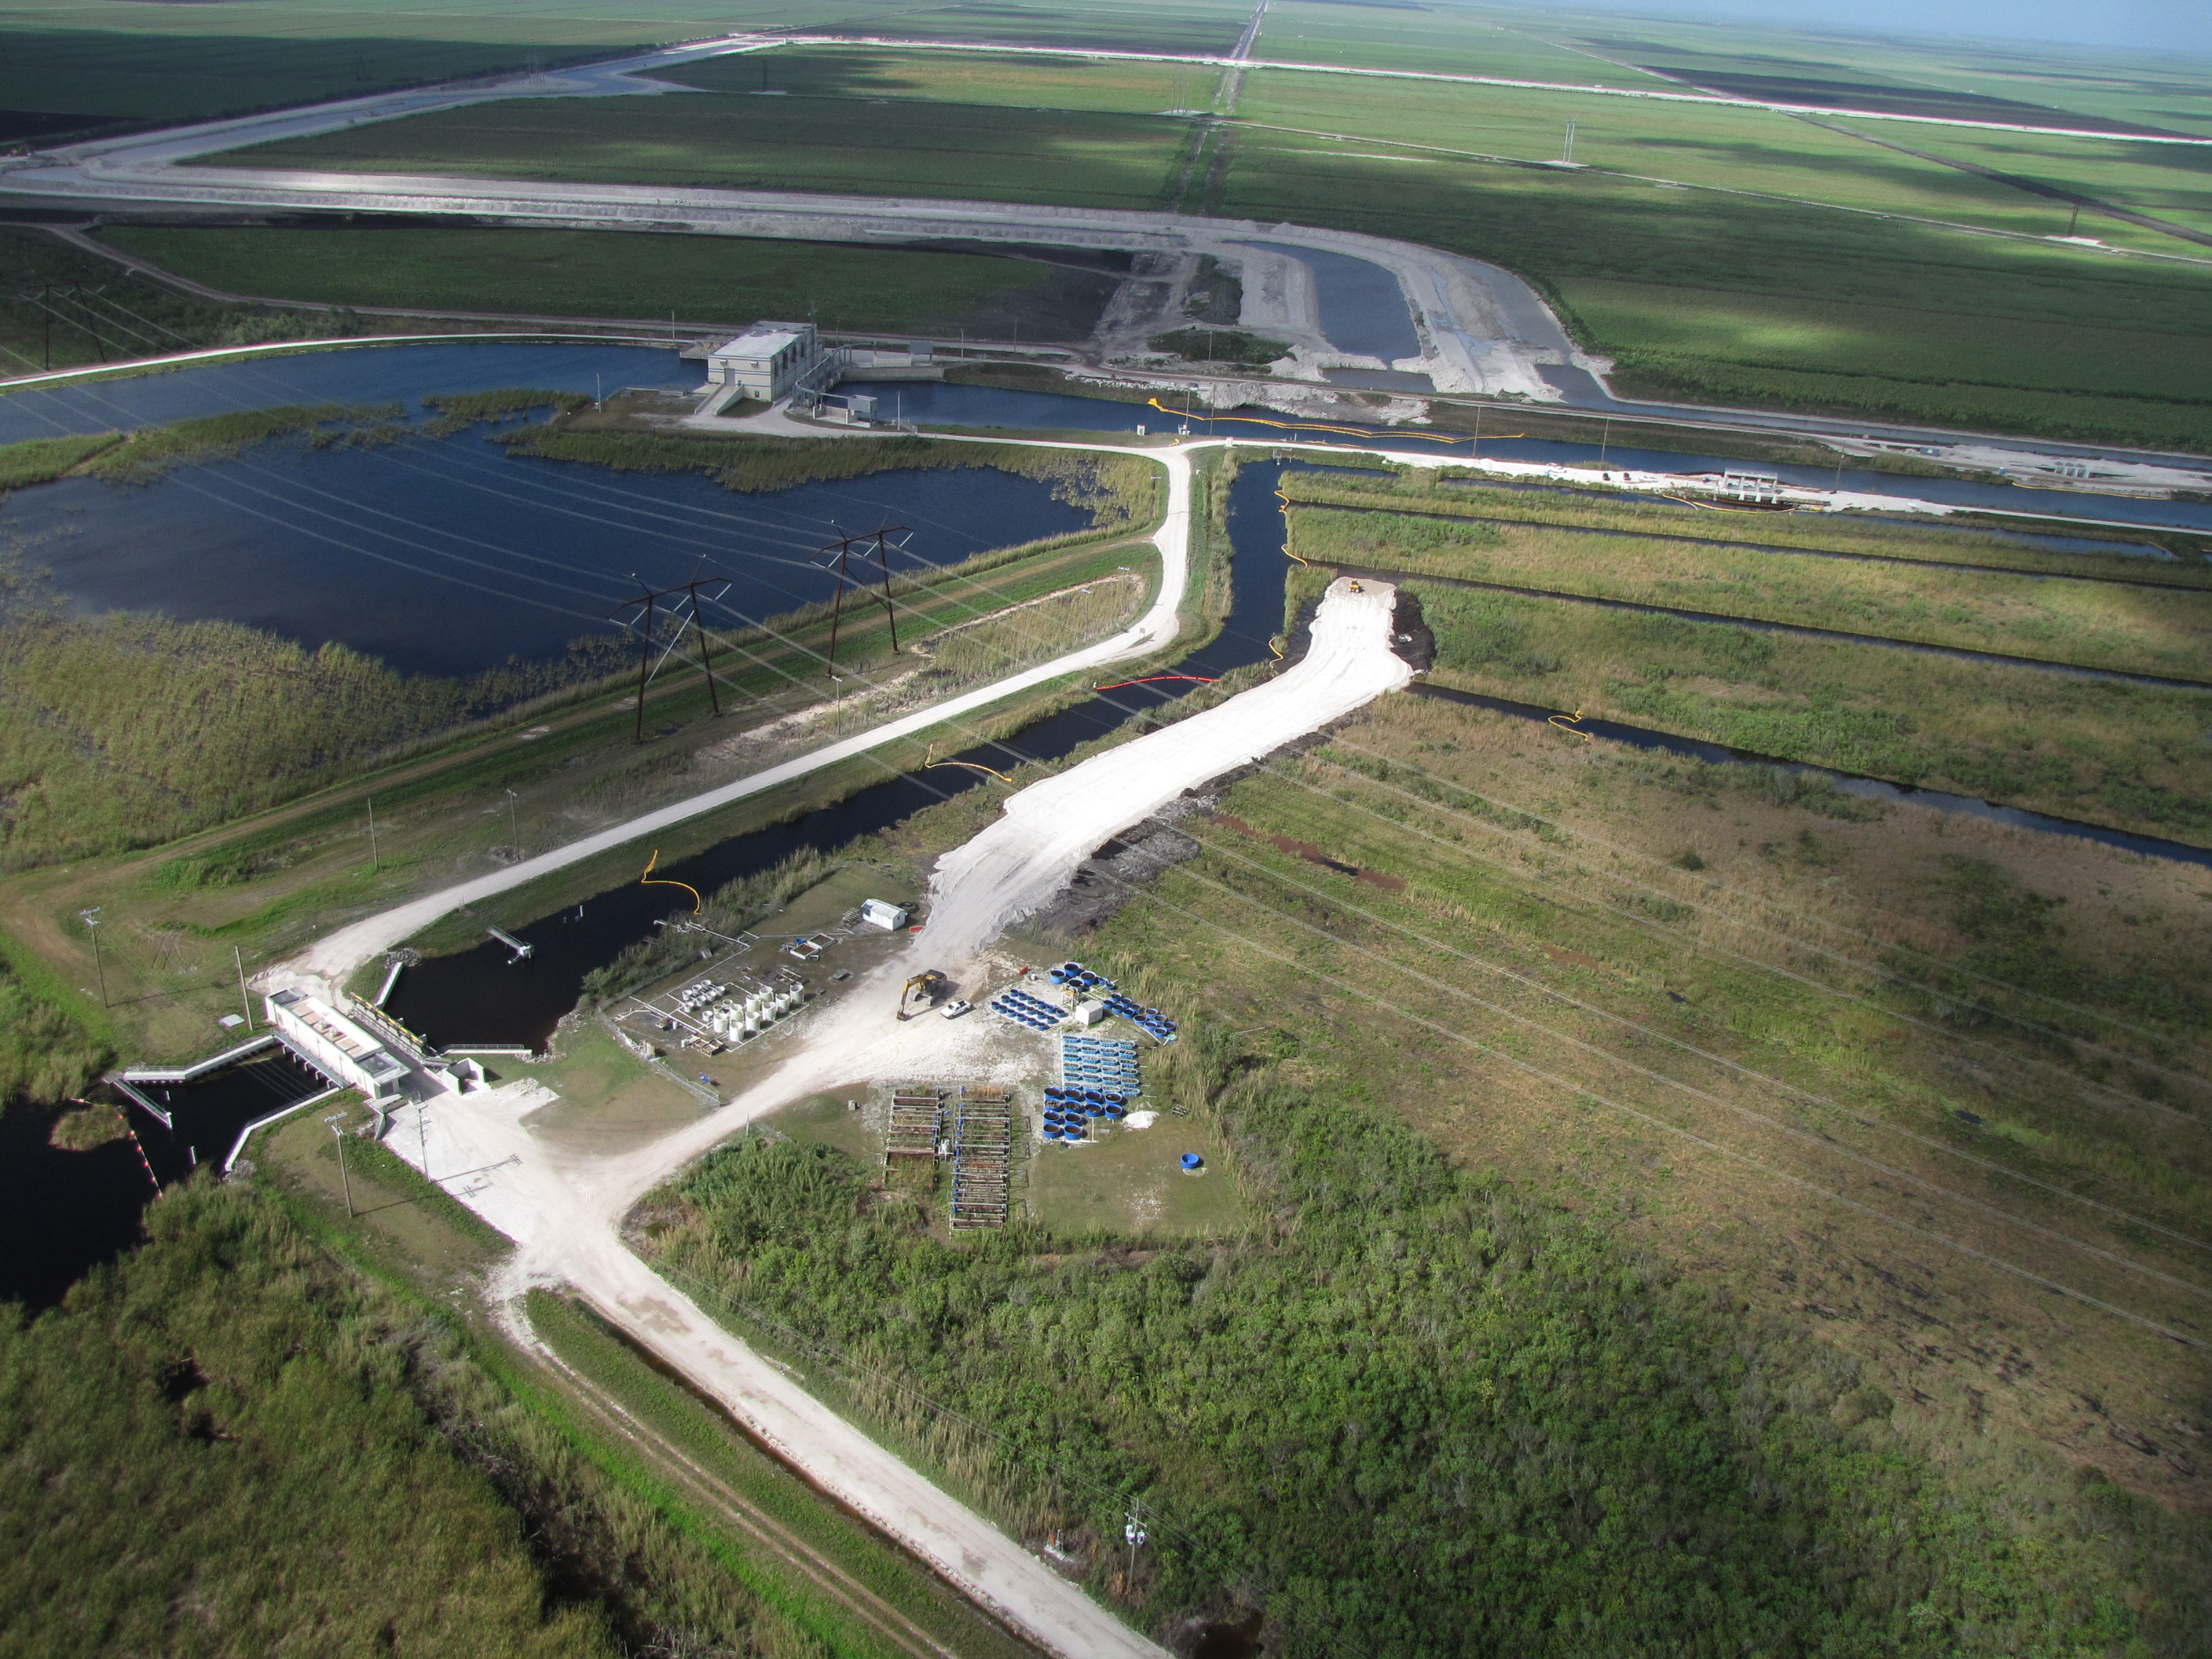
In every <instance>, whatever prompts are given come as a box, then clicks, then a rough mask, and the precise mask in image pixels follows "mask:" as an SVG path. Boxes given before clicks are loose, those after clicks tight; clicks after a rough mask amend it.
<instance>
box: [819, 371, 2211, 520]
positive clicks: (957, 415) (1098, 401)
mask: <svg viewBox="0 0 2212 1659" xmlns="http://www.w3.org/2000/svg"><path fill="white" fill-rule="evenodd" d="M839 389H840V390H841V391H847V392H875V393H877V394H878V396H879V398H881V399H882V400H883V401H884V402H885V403H888V402H889V401H890V396H891V394H892V392H895V391H896V392H898V393H900V394H901V395H902V398H903V404H902V409H903V411H904V414H905V417H906V418H907V419H908V420H909V421H913V422H917V423H919V424H920V425H921V426H922V427H923V428H928V427H931V426H947V427H961V428H976V427H1003V428H1008V429H1011V430H1016V431H1040V430H1059V431H1092V432H1133V431H1135V430H1137V429H1138V428H1139V427H1142V428H1144V429H1145V430H1146V431H1147V432H1153V433H1158V432H1172V431H1174V430H1176V428H1177V427H1178V426H1180V425H1182V424H1184V423H1186V422H1187V423H1188V426H1189V428H1190V431H1191V433H1192V435H1194V436H1211V437H1218V438H1238V439H1243V440H1246V441H1249V442H1252V443H1256V444H1267V443H1287V442H1297V443H1318V444H1329V445H1333V446H1335V447H1342V448H1350V449H1374V448H1377V447H1386V446H1387V447H1390V448H1394V449H1399V450H1419V451H1420V452H1421V453H1435V454H1437V455H1439V456H1447V457H1449V458H1450V459H1453V460H1455V461H1464V460H1467V459H1471V458H1473V457H1474V455H1475V453H1477V447H1476V444H1475V441H1474V439H1473V438H1472V437H1468V436H1459V435H1449V434H1446V433H1442V432H1434V431H1431V430H1430V429H1429V428H1425V427H1419V426H1413V425H1406V426H1395V427H1393V426H1382V425H1375V424H1370V423H1366V422H1358V421H1340V420H1337V419H1335V418H1334V417H1331V418H1330V419H1328V421H1326V422H1314V421H1312V420H1301V419H1299V418H1298V417H1297V416H1289V415H1283V414H1279V413H1277V412H1275V411H1274V410H1262V409H1245V410H1239V411H1237V412H1234V413H1230V414H1220V413H1208V412H1207V411H1206V410H1198V411H1197V412H1195V413H1192V414H1188V415H1186V414H1184V413H1183V412H1182V410H1179V409H1177V410H1171V411H1164V410H1159V409H1157V408H1154V407H1152V405H1151V404H1145V403H1119V402H1109V401H1108V400H1106V399H1104V398H1076V397H1070V396H1068V395H1066V394H1065V393H1061V392H1012V391H1006V390H1002V389H1000V388H999V387H996V386H958V385H953V384H950V383H924V384H920V385H912V386H890V385H889V384H883V385H868V384H860V383H856V382H851V381H848V382H847V383H846V384H845V385H844V386H842V387H840V388H839ZM1161 401H1162V402H1163V403H1170V404H1172V403H1174V402H1176V398H1170V397H1167V396H1165V395H1164V396H1163V397H1162V398H1161ZM1498 418H1499V419H1500V420H1504V419H1508V418H1510V416H1506V415H1504V414H1503V413H1501V414H1500V415H1499V416H1498ZM1480 454H1481V455H1482V457H1483V458H1484V459H1488V460H1505V461H1529V462H1535V463H1538V464H1541V465H1553V466H1577V467H1590V466H1596V467H1603V466H1607V465H1609V466H1611V467H1613V468H1614V469H1615V470H1626V471H1639V472H1722V471H1728V470H1729V469H1731V468H1735V469H1741V468H1742V467H1744V466H1746V465H1748V463H1747V462H1745V461H1744V460H1742V459H1741V458H1738V457H1733V456H1726V455H1700V454H1696V453H1692V452H1689V451H1686V450H1672V449H1644V448H1638V447H1634V446H1632V445H1630V444H1626V443H1612V444H1607V445H1602V446H1601V445H1599V444H1576V443H1563V442H1558V441H1553V440H1552V439H1548V438H1547V439H1536V438H1492V437H1485V438H1483V439H1482V441H1481V443H1480ZM1758 465H1759V470H1760V471H1767V472H1771V473H1774V474H1775V475H1776V476H1777V477H1780V478H1781V479H1782V480H1783V482H1784V483H1792V484H1799V485H1802V486H1804V487H1805V488H1807V489H1845V490H1851V491H1855V492H1857V493H1859V494H1862V495H1887V496H1893V497H1899V498H1903V499H1905V500H1914V501H1935V502H1937V503H1940V504H1942V505H1943V506H1947V507H1987V508H1993V509H1997V510H2001V511H2004V512H2010V513H2035V514H2038V515H2041V516H2045V517H2048V518H2051V519H2060V520H2063V519H2081V520H2098V521H2102V522H2106V523H2112V522H2118V523H2122V524H2125V525H2142V526H2161V527H2165V528H2168V529H2174V530H2185V531H2193V532H2212V502H2207V501H2141V500H2136V499H2133V498H2131V497H2127V496H2121V495H2088V494H2084V493H2081V492H2080V491H2075V490H2068V489H2026V488H2024V487H2021V486H2019V485H2013V484H1991V483H1976V482H1974V481H1973V480H1971V479H1966V478H1921V477H1904V476H1901V475H1899V474H1896V473H1891V472H1873V471H1865V470H1863V469H1858V468H1853V467H1849V466H1846V467H1844V469H1843V470H1842V471H1841V472H1840V473H1839V472H1838V470H1837V469H1836V468H1835V467H1833V466H1795V465H1788V464H1785V463H1770V462H1764V461H1762V462H1759V463H1758ZM1537 487H1538V488H1543V487H1545V486H1542V485H1539V486H1537ZM1607 498H1608V499H1617V498H1618V492H1608V493H1607Z"/></svg>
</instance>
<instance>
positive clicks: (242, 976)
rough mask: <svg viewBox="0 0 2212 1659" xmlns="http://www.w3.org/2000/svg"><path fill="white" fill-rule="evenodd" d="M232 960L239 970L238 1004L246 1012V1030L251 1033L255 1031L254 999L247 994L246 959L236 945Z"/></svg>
mask: <svg viewBox="0 0 2212 1659" xmlns="http://www.w3.org/2000/svg"><path fill="white" fill-rule="evenodd" d="M230 960H231V962H232V963H233V965H234V966H235V967H236V968H237V969H238V1002H239V1006H240V1007H241V1008H243V1009H245V1011H246V1030H247V1031H248V1032H249V1033H250V1032H252V1030H253V999H252V997H250V996H248V995H246V958H245V957H243V956H242V955H240V952H239V949H238V947H237V946H236V945H232V946H231V947H230Z"/></svg>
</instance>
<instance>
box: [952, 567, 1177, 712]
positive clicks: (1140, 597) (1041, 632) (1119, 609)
mask: <svg viewBox="0 0 2212 1659" xmlns="http://www.w3.org/2000/svg"><path fill="white" fill-rule="evenodd" d="M1144 598H1145V580H1144V578H1143V577H1141V576H1139V575H1138V574H1135V573H1134V572H1130V573H1129V574H1126V575H1118V574H1117V575H1111V576H1104V577H1101V578H1100V579H1098V580H1096V581H1091V582H1087V583H1085V585H1084V586H1080V587H1072V588H1066V589H1063V590H1062V591H1061V592H1057V593H1051V594H1048V595H1046V596H1045V597H1044V598H1042V599H1031V600H1028V601H1026V602H1024V604H1022V605H1016V606H1013V607H1011V608H1009V609H1007V610H1005V611H997V612H994V613H993V614H992V615H990V616H988V617H984V618H982V619H981V620H979V621H976V622H973V623H958V624H956V625H955V626H953V627H951V628H948V629H944V630H943V631H942V632H940V633H937V634H933V635H930V636H929V637H928V638H927V639H926V640H924V641H921V644H919V645H917V646H916V647H915V652H916V653H918V654H920V655H922V656H925V657H927V659H928V662H929V666H928V667H927V668H926V669H925V670H924V671H922V673H921V675H920V676H919V677H918V678H917V684H918V686H921V687H922V688H925V689H927V690H928V691H929V692H930V693H931V694H932V695H935V694H936V693H937V692H938V691H939V690H945V689H950V688H951V687H952V686H956V685H963V684H975V683H976V682H979V681H981V680H985V679H989V678H994V677H995V676H997V675H1000V674H1006V673H1011V672H1012V671H1014V670H1016V669H1017V668H1019V667H1022V666H1024V665H1027V664H1029V663H1033V662H1043V661H1046V660H1048V659H1050V658H1053V657H1055V656H1058V655H1060V653H1063V652H1066V651H1071V650H1073V649H1075V648H1077V647H1079V646H1081V645H1084V644H1087V643H1089V642H1090V641H1093V640H1098V639H1103V638H1105V637H1106V636H1107V635H1109V634H1111V633H1113V632H1114V631H1115V629H1118V628H1121V627H1123V626H1125V625H1126V624H1127V623H1129V622H1130V621H1131V620H1132V619H1133V617H1135V616H1136V614H1137V611H1138V609H1139V606H1140V605H1142V604H1143V602H1144Z"/></svg>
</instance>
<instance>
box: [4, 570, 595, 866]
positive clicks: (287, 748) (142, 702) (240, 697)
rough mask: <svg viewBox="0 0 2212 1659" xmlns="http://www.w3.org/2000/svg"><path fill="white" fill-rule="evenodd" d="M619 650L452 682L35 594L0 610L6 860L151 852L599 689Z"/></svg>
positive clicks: (207, 624) (591, 648)
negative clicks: (507, 716)
mask: <svg viewBox="0 0 2212 1659" xmlns="http://www.w3.org/2000/svg"><path fill="white" fill-rule="evenodd" d="M18 597H19V599H20V598H21V590H20V589H19V590H18ZM622 660H623V651H622V649H621V647H620V642H619V641H613V640H611V639H599V638H592V639H587V640H579V641H575V642H574V644H573V645H572V646H571V647H570V648H569V651H568V654H567V655H566V656H565V657H563V658H560V659H555V660H553V661H550V662H538V663H528V664H524V663H513V664H508V665H503V666H501V667H499V668H495V669H490V670H487V671H485V672H483V673H482V674H478V675H476V676H473V677H472V678H469V679H466V680H459V679H442V678H432V677H428V676H416V675H403V674H399V673H397V672H395V671H392V669H390V668H388V667H386V665H384V664H382V663H380V662H379V661H377V660H376V659H374V658H371V657H366V656H363V655H362V654H361V653H358V652H355V651H351V650H349V649H348V648H347V647H343V646H341V645H337V644H325V645H324V646H322V647H319V648H317V649H313V650H310V649H308V648H307V647H303V646H301V645H299V644H297V643H295V642H294V641H289V640H284V639H281V638H279V637H277V636H276V635H272V634H268V633H264V632H263V631H261V630H259V629H252V628H246V627H244V626H241V625H240V624H239V623H228V622H217V621H199V622H175V621H172V620H170V619H169V618H167V617H155V616H142V615H138V614H136V613H132V612H127V611H111V612H107V613H106V614H103V615H99V616H92V617H71V616H68V615H65V614H63V613H62V612H61V611H59V610H58V608H57V607H55V606H53V605H51V604H50V603H46V602H43V601H41V600H40V599H38V598H37V597H36V596H35V595H34V596H33V598H32V599H29V600H27V601H25V602H22V603H19V604H18V605H15V607H14V610H13V612H12V614H8V613H4V612H0V867H5V868H9V869H22V868H25V867H27V866H31V865H34V864H40V863H45V862H48V861H51V860H55V859H58V858H66V857H75V856H82V855H83V854H88V853H94V852H112V851H118V850H121V849H123V848H130V847H143V846H146V845H149V844H150V843H155V842H162V841H167V840H168V839H171V838H172V837H174V836H179V835H182V834H185V833H186V832H188V831H190V830H193V829H201V828H204V827H206V826H208V825H210V824H213V823H220V822H222V821H223V820H225V819H228V818H232V817H238V816H240V814H242V813H246V812H250V811H255V810H258V809H259V808H262V807H265V806H268V805H272V804H274V803H276V802H278V801H281V800H283V799H287V798H289V797H290V796H293V795H295V794H297V793H301V792H302V791H304V790H305V789H307V788H308V787H312V786H313V784H314V783H316V782H319V781H322V780H325V779H327V778H329V777H331V776H333V775H342V774H343V773H344V772H346V771H349V770H351V769H356V768H358V767H359V766H361V765H362V764H364V763H368V762H369V761H371V760H373V759H374V758H376V757H380V756H382V755H385V754H387V753H389V752H390V751H392V750H394V749H396V748H398V747H400V746H402V745H404V744H408V743H410V742H415V741H419V740H422V739H423V738H428V737H431V736H433V735H435V734H438V733H441V732H448V731H451V730H453V728H455V727H457V726H460V725H462V724H464V723H465V722H466V721H469V720H474V719H479V718H482V717H483V716H485V715H488V714H494V713H496V712H499V711H501V710H508V709H513V708H516V707H517V706H519V705H527V704H529V703H530V702H532V700H533V699H537V698H541V697H544V696H549V695H552V694H556V693H558V692H560V691H562V690H564V689H566V688H572V687H576V686H580V685H587V684H594V683H596V682H597V681H599V679H601V678H604V677H605V675H607V674H608V673H609V672H610V671H613V670H615V669H617V668H619V667H620V666H621V664H622ZM177 878H178V879H179V880H190V881H191V882H193V883H205V882H207V881H209V880H210V879H215V880H220V879H222V877H220V876H217V875H215V874H213V873H212V872H200V873H191V872H184V871H182V870H180V871H179V872H178V877H177Z"/></svg>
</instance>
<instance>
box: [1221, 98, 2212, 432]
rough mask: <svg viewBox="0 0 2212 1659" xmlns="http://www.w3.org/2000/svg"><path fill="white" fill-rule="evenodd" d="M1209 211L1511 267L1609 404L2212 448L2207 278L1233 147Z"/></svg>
mask: <svg viewBox="0 0 2212 1659" xmlns="http://www.w3.org/2000/svg"><path fill="white" fill-rule="evenodd" d="M1578 146H1579V140H1578ZM1553 153H1554V154H1556V151H1554V152H1553ZM1951 176H1953V177H1955V178H1964V175H1956V174H1954V175H1951ZM1968 182H1970V183H1971V182H1972V181H1968ZM2045 205H2046V206H2047V205H2049V204H2045ZM1208 206H1209V210H1219V211H1225V212H1228V213H1231V214H1234V215H1237V216H1250V217H1255V218H1278V217H1290V216H1298V217H1301V218H1302V219H1303V220H1304V222H1309V223H1329V224H1334V225H1339V226H1341V227H1343V228H1346V229H1355V230H1362V231H1366V232H1369V233H1371V234H1378V235H1386V236H1398V237H1403V238H1406V239H1407V240H1413V241H1420V242H1425V243H1428V244H1430V245H1431V246H1439V247H1447V248H1450V249H1453V250H1454V251H1455V252H1463V253H1467V254H1470V255H1473V256H1474V257H1477V258H1485V259H1489V260H1492V261H1494V262H1496V263H1498V264H1502V265H1504V266H1506V267H1507V268H1508V269H1510V270H1516V271H1517V272H1519V273H1520V274H1522V276H1527V277H1528V278H1530V279H1531V280H1532V281H1533V282H1534V283H1536V284H1537V286H1538V287H1539V288H1540V289H1543V290H1544V291H1545V292H1547V294H1548V295H1550V296H1551V297H1552V298H1553V302H1554V304H1555V305H1556V306H1557V307H1559V310H1560V312H1561V313H1562V315H1563V317H1564V318H1565V320H1566V321H1567V323H1568V325H1569V326H1570V327H1571V328H1572V329H1573V330H1574V331H1576V332H1577V334H1578V335H1579V336H1580V337H1581V338H1582V339H1583V341H1584V342H1585V343H1587V344H1588V345H1589V347H1590V348H1591V349H1595V350H1597V351H1600V352H1602V353H1605V354H1607V356H1611V357H1612V358H1613V360H1614V362H1615V363H1616V364H1617V366H1618V367H1617V373H1616V374H1615V376H1614V379H1613V385H1614V386H1615V387H1616V389H1617V390H1619V391H1620V392H1621V394H1622V395H1624V396H1628V397H1667V398H1687V399H1689V400H1692V401H1702V402H1714V403H1723V404H1738V405H1742V404H1752V405H1759V404H1764V405H1768V406H1780V407H1784V408H1790V409H1802V410H1838V411H1863V412H1865V413H1868V414H1880V415H1883V416H1892V417H1894V418H1899V419H1905V420H1917V421H1924V422H1929V423H1931V424H1936V425H1960V426H1966V427H1979V428H1992V427H1994V428H2000V429H2003V430H2009V431H2018V432H2027V433H2031V434H2037V435H2046V436H2051V437H2067V436H2072V437H2087V436H2093V435H2094V436H2101V437H2105V438H2108V439H2111V440H2113V441H2126V442H2132V443H2138V444H2147V445H2154V446H2171V447H2182V448H2191V449H2198V450H2202V449H2204V448H2207V447H2212V414H2208V410H2207V405H2206V404H2204V403H2203V400H2202V392H2201V387H2202V386H2203V374H2204V368H2203V362H2204V359H2203V353H2204V351H2205V349H2206V348H2205V342H2206V340H2207V339H2208V338H2212V328H2208V326H2207V320H2206V319H2207V318H2208V316H2212V270H2200V269H2198V268H2197V267H2196V266H2195V265H2193V264H2174V263H2157V264H2153V263H2151V262H2148V261H2142V262H2136V261H2132V260H2130V261H2125V262H2121V261H2116V260H2114V259H2112V257H2111V256H2109V255H2104V254H2098V253H2093V252H2083V251H2080V250H2075V249H2069V248H2062V247H2058V246H2053V245H2051V244H2049V243H2045V242H2033V241H2003V240H1991V239H1989V238H1986V237H1974V236H1967V235H1965V234H1961V233H1960V232H1957V231H1952V230H1947V229H1942V228H1936V227H1933V226H1929V225H1923V224H1920V223H1917V222H1913V221H1911V220H1909V219H1905V218H1891V219H1882V218H1880V217H1876V216H1872V215H1870V214H1864V213H1859V212H1851V213H1843V212H1838V210H1833V209H1828V208H1820V207H1812V206H1807V205H1803V204H1797V203H1792V202H1784V201H1771V200H1765V199H1758V198H1754V197H1748V196H1738V195H1734V194H1729V193H1725V192H1720V191H1689V190H1682V191H1676V190H1672V189H1668V188H1667V187H1666V186H1664V185H1657V184H1650V183H1644V182H1639V181H1636V180H1632V179H1622V178H1614V177H1609V176H1607V175H1605V174H1601V173H1568V174H1562V173H1558V172H1556V171H1554V170H1552V169H1548V168H1534V167H1504V166H1485V165H1482V164H1479V163H1474V162H1462V161H1443V160H1419V159H1412V158H1406V157H1399V156H1384V155H1382V154H1381V153H1380V152H1376V151H1372V150H1363V149H1359V148H1358V147H1355V146H1351V145H1345V146H1334V147H1333V146H1328V145H1326V144H1322V143H1318V142H1317V141H1314V140H1311V139H1305V138H1296V137H1292V136H1291V135H1287V134H1279V133H1275V134H1269V133H1257V132H1254V131H1249V130H1244V129H1239V130H1238V131H1237V133H1236V135H1235V137H1234V140H1233V143H1232V148H1231V152H1230V158H1229V161H1228V165H1227V167H1226V170H1225V174H1224V184H1223V187H1222V190H1221V192H1220V194H1219V197H1218V200H1212V199H1209V204H1208ZM2049 228H2051V230H2052V231H2053V232H2056V233H2063V231H2064V229H2065V228H2066V227H2065V224H2064V223H2063V221H2056V222H2052V223H2051V226H2050V227H2049ZM2084 318H2094V319H2096V320H2095V321H2094V322H2084V321H2083V320H2081V319H2084Z"/></svg>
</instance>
